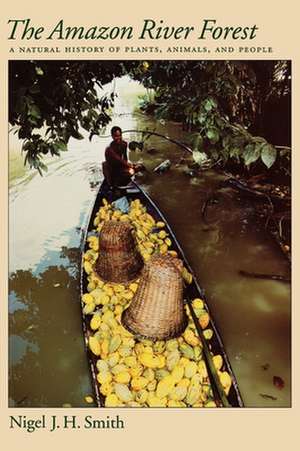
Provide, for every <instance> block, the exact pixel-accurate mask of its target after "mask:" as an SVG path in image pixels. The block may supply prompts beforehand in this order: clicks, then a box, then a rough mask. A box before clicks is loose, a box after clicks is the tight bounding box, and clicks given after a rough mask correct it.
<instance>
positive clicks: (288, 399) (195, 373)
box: [0, 0, 298, 450]
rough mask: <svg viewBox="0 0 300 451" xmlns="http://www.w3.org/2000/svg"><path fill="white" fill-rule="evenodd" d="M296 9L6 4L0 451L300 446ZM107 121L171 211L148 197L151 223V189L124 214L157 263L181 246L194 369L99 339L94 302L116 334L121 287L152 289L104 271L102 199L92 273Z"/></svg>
mask: <svg viewBox="0 0 300 451" xmlns="http://www.w3.org/2000/svg"><path fill="white" fill-rule="evenodd" d="M284 6H285V8H284V10H282V7H281V8H279V7H276V6H274V5H273V6H272V7H271V6H270V5H262V4H260V3H259V2H257V1H255V2H254V3H253V2H252V4H251V5H247V7H245V9H242V7H241V5H240V4H238V2H236V1H229V2H227V4H226V5H216V4H214V5H205V4H199V2H196V1H193V0H188V1H187V2H185V3H184V4H176V5H175V4H171V3H170V2H167V3H164V4H161V3H160V2H158V1H156V0H155V1H154V2H152V3H151V5H150V4H149V5H146V4H141V3H138V2H136V1H131V0H129V1H128V2H127V3H123V4H121V3H120V4H118V5H109V4H103V3H102V4H99V2H95V1H89V2H87V3H86V4H85V5H74V4H71V3H70V2H68V3H67V4H66V3H64V4H60V3H59V2H57V1H56V0H55V1H54V2H52V3H51V4H50V3H49V4H46V5H41V4H38V3H37V2H35V1H33V0H29V2H27V3H26V4H24V5H16V4H12V5H7V6H6V7H5V10H4V11H3V12H2V13H1V19H2V29H1V81H2V94H3V96H2V98H3V108H2V113H1V131H2V136H3V138H4V139H3V149H2V156H1V159H2V161H1V162H2V164H1V211H2V215H1V249H2V251H1V253H2V255H1V269H2V277H1V294H2V306H1V318H2V320H1V321H2V323H1V325H2V327H1V380H2V384H1V416H0V418H1V431H2V434H1V435H2V439H1V442H2V444H3V449H8V450H16V449H19V448H20V446H22V447H25V449H30V450H35V449H39V448H40V447H44V448H45V449H48V448H49V449H50V447H51V449H52V448H53V446H68V445H71V447H72V448H73V449H78V450H79V449H81V448H82V447H83V446H86V445H87V444H88V445H89V446H96V447H100V446H110V447H111V448H113V449H117V448H118V447H123V448H125V449H129V448H130V449H140V448H141V447H142V448H144V449H153V447H157V448H158V447H160V446H166V445H169V446H170V447H172V448H173V449H181V448H183V447H186V446H189V445H190V444H193V442H195V444H196V445H197V446H205V447H211V448H212V449H218V448H219V447H223V448H225V449H229V448H230V449H231V448H232V447H233V448H234V449H239V448H240V447H243V448H244V449H248V448H249V449H250V447H251V448H252V447H253V446H259V447H262V446H263V447H270V446H272V448H274V449H277V448H278V449H279V447H280V448H282V446H286V445H288V446H289V445H290V446H292V444H293V441H294V440H295V438H296V433H295V429H296V428H295V425H296V415H297V413H298V406H297V402H298V400H297V390H296V388H297V387H296V380H297V374H298V367H297V362H296V359H295V350H296V344H297V333H296V326H297V324H296V310H297V306H296V302H295V299H296V297H295V296H296V289H297V282H296V280H294V281H293V284H292V289H290V282H291V258H292V257H293V260H292V264H293V273H294V274H296V272H295V271H296V267H297V261H296V260H295V254H296V252H295V243H296V242H297V236H296V232H297V231H296V229H295V227H294V229H293V254H292V253H291V250H292V243H291V223H292V222H291V204H292V205H295V199H296V189H295V188H296V184H297V180H296V177H295V174H296V164H297V161H296V154H295V152H294V153H293V156H292V158H291V153H292V149H293V150H294V148H295V143H296V142H297V139H298V132H297V130H296V127H295V124H296V117H297V108H298V107H297V104H296V101H295V99H296V95H297V91H298V81H297V64H298V55H297V53H298V52H297V45H296V42H295V39H294V38H295V27H296V16H297V14H296V10H295V6H294V5H293V4H292V2H288V3H287V4H286V5H284ZM255 90H256V91H255ZM241 124H242V126H241ZM113 126H115V127H117V128H118V127H120V129H121V132H122V138H123V140H124V141H125V142H126V143H127V145H128V148H127V153H128V156H129V161H126V163H124V160H122V165H123V166H122V167H124V166H125V167H126V170H128V168H130V169H131V170H132V171H133V172H136V175H135V182H137V183H138V184H139V185H140V186H141V187H142V188H143V189H144V190H145V192H146V197H143V198H142V199H143V201H144V202H147V195H149V196H150V198H151V199H152V200H154V202H155V203H156V204H157V205H158V207H159V210H157V211H156V210H155V208H154V209H153V206H152V207H151V208H150V207H149V208H150V209H149V210H148V212H149V213H151V214H152V216H153V218H154V221H156V226H155V227H153V225H149V227H150V229H151V236H150V229H149V230H148V229H147V218H146V217H145V222H143V220H142V221H141V220H140V219H139V215H140V214H142V213H144V211H143V210H142V209H141V211H139V207H138V203H137V204H133V207H130V208H131V209H132V210H133V211H132V210H129V212H130V211H131V213H130V214H131V216H130V214H129V217H130V220H131V225H132V226H133V227H134V228H135V233H136V239H137V243H138V245H139V250H140V252H141V254H142V256H143V258H144V261H145V263H147V261H148V260H150V259H151V257H150V255H152V253H161V254H165V253H166V254H167V253H169V252H170V251H171V253H172V252H173V254H174V255H175V254H176V253H177V255H179V257H180V258H182V259H184V258H186V259H187V260H186V261H185V260H184V270H183V277H184V282H183V283H184V284H185V285H184V286H185V293H186V294H185V296H186V297H189V299H190V300H191V302H192V307H194V310H193V312H194V313H195V314H196V317H195V318H194V320H195V322H194V323H193V318H192V316H190V317H189V319H188V320H189V321H190V323H189V327H188V333H187V334H185V335H182V338H181V339H179V341H178V343H177V344H176V350H175V351H176V352H177V353H178V361H179V359H181V363H182V365H181V366H180V364H178V365H177V366H176V362H175V363H174V365H173V361H172V358H171V357H173V358H174V359H176V358H177V357H176V356H177V354H176V352H175V353H174V349H171V348H172V344H171V345H169V346H170V349H169V348H168V347H167V348H166V342H165V341H164V340H160V341H159V342H155V343H156V344H154V345H153V344H151V342H150V343H149V342H147V340H146V341H145V342H142V346H143V350H142V351H146V352H145V353H144V354H143V353H142V351H141V347H140V349H139V351H137V352H136V354H135V357H136V358H137V359H138V360H139V361H138V363H137V365H136V367H135V366H134V365H133V367H134V368H133V369H132V367H131V366H130V364H129V363H128V365H127V366H126V365H125V362H129V360H130V358H131V357H132V355H131V354H130V352H131V350H132V348H131V347H130V346H136V344H137V343H135V344H134V342H132V343H131V341H132V337H130V336H126V333H125V335H124V336H121V338H120V335H119V334H118V333H117V334H116V333H115V332H111V335H109V338H108V339H107V340H106V341H107V345H108V350H107V352H105V349H104V348H105V345H106V344H105V343H104V341H105V337H104V339H103V337H102V338H101V340H102V341H100V348H99V349H100V350H99V351H98V346H99V344H98V342H97V346H96V348H97V349H96V348H95V346H93V341H91V340H90V337H91V335H92V334H94V333H95V330H96V331H97V330H98V328H96V326H95V328H96V329H95V328H94V326H91V323H90V320H91V319H92V318H94V324H95V323H96V321H97V313H96V314H95V312H97V310H98V307H99V305H103V306H104V307H105V303H106V301H107V304H108V305H109V307H107V309H108V310H109V309H110V308H111V309H112V311H114V312H115V319H114V320H113V321H115V323H114V325H115V327H113V329H114V330H120V329H117V328H118V327H119V326H118V320H119V319H120V318H121V316H120V315H121V312H122V310H123V308H124V306H126V307H127V304H126V296H127V303H128V301H130V300H131V296H134V293H135V292H136V290H140V286H138V284H135V283H133V284H131V285H128V284H127V285H126V286H125V289H124V293H125V294H124V293H123V291H122V290H123V288H120V292H121V293H123V294H124V296H125V297H124V298H122V295H121V294H120V295H119V294H118V289H116V290H115V285H112V286H110V285H109V284H106V285H104V288H103V286H102V285H101V286H100V285H99V284H98V282H97V280H96V279H97V278H96V275H97V274H96V273H94V272H93V271H94V269H93V268H92V266H91V265H90V262H91V263H95V261H96V260H95V261H94V260H93V259H96V257H95V256H97V255H98V254H97V252H98V251H99V249H98V243H97V235H96V234H97V232H99V230H100V229H101V227H98V226H99V223H100V225H101V221H104V220H106V219H107V218H108V216H109V219H111V218H112V219H117V220H119V219H120V218H119V217H118V214H119V213H117V214H114V215H113V213H112V211H113V210H111V209H110V206H108V207H107V208H106V205H105V204H104V209H103V210H102V212H101V213H99V216H98V217H97V218H96V219H95V217H92V221H91V229H90V230H89V235H88V236H89V239H88V242H89V244H88V245H87V246H86V247H85V249H84V251H85V254H84V255H85V257H84V258H85V260H84V261H85V266H84V265H83V275H81V274H80V267H81V258H82V249H83V246H84V241H85V238H86V227H87V224H88V222H89V215H90V213H91V209H92V207H93V202H94V199H95V197H96V194H97V192H98V190H99V187H100V185H101V183H102V181H103V173H104V171H103V168H102V162H103V161H104V160H105V158H106V160H107V161H108V162H109V158H108V157H107V149H112V148H113V145H112V144H111V141H113V142H114V143H116V139H115V133H116V129H115V130H114V129H112V127H113ZM118 133H119V131H118V130H117V134H118ZM117 139H118V138H117ZM108 153H109V152H108ZM24 161H25V163H26V165H24ZM228 161H232V162H233V163H232V164H231V165H230V164H229V165H228ZM241 162H243V170H242V171H241V170H240V169H237V166H238V164H241ZM226 163H227V165H226ZM276 165H277V166H278V167H279V169H276V168H277V166H276ZM240 167H241V166H239V168H240ZM271 167H273V169H272V171H273V179H272V180H271V182H270V180H269V179H268V174H269V171H270V168H271ZM224 168H225V169H224ZM228 168H230V171H229V169H228ZM274 168H275V169H274ZM141 169H142V170H141ZM144 169H145V170H144ZM292 173H293V177H292ZM104 175H105V173H104ZM105 177H106V180H108V179H109V177H108V176H105ZM246 182H247V183H246ZM118 185H120V183H119V184H118ZM266 187H268V191H266V189H267V188H266ZM233 188H234V189H235V191H234V190H233ZM291 188H292V189H291ZM264 189H265V191H262V190H264ZM247 190H248V191H247ZM245 191H246V196H245ZM120 192H123V191H122V190H121V191H120ZM234 192H235V193H238V194H232V193H234ZM105 193H106V194H105V196H106V197H107V199H108V201H109V202H112V201H114V200H116V199H117V198H118V197H120V196H119V195H116V194H115V193H116V191H115V190H113V191H109V192H107V191H105ZM109 193H113V194H109ZM128 193H129V194H128V196H127V197H128V199H135V197H134V189H133V190H132V192H131V194H130V189H129V191H128ZM257 193H258V194H257ZM291 193H292V195H293V197H292V198H291ZM110 195H111V197H110ZM247 195H248V197H247ZM130 196H131V197H130ZM244 196H245V197H244ZM255 196H256V197H255ZM257 196H258V197H259V199H258V200H257ZM254 198H255V201H254V200H253V199H254ZM292 199H293V200H292ZM118 205H119V207H118V208H121V207H120V205H121V204H118ZM134 205H136V207H134ZM147 205H148V204H147ZM149 205H150V204H149ZM151 205H152V204H151ZM254 205H255V206H254ZM123 207H124V206H122V208H123ZM99 208H100V205H98V209H99ZM124 208H126V206H125V207H124ZM141 208H142V207H141ZM118 211H119V212H120V216H121V215H122V214H123V215H124V217H125V216H126V215H127V213H128V211H127V212H126V211H125V210H124V212H122V211H121V210H118ZM157 212H158V213H157ZM160 212H162V214H163V215H164V216H163V217H160V216H159V214H160ZM135 214H136V216H134V215H135ZM157 214H158V216H156V215H157ZM101 215H102V216H101ZM107 215H108V216H107ZM296 215H297V210H296V208H294V210H293V215H292V217H293V218H294V223H295V221H296ZM259 217H260V219H258V218H259ZM153 218H151V217H148V222H149V224H150V222H151V221H153ZM125 220H126V219H125ZM95 221H96V222H95ZM162 221H165V222H167V223H168V224H169V225H170V227H171V229H169V228H168V224H167V226H166V228H164V227H163V226H162V228H161V229H160V225H159V224H160V223H161V222H162ZM93 227H94V228H93ZM97 227H98V229H97ZM173 232H174V236H173ZM175 237H176V238H175ZM176 239H178V242H179V246H177V244H176V241H174V240H176ZM182 249H183V254H181V251H182ZM102 258H104V257H103V255H102ZM115 269H116V268H115V267H112V269H111V271H112V272H113V271H115ZM127 270H128V268H127ZM269 276H271V279H270V277H269ZM193 278H194V280H197V281H198V282H197V283H199V284H200V286H201V288H200V287H199V285H197V283H195V282H194V280H193ZM272 279H273V280H272ZM139 283H140V284H141V282H139ZM174 283H175V282H174ZM189 284H190V288H188V287H189ZM130 287H131V288H130ZM97 290H98V291H97ZM101 290H102V291H101ZM110 290H111V291H110ZM100 291H101V296H102V297H101V296H100V295H99V293H100ZM90 293H92V294H94V298H93V296H92V297H91V294H90ZM138 293H139V291H138ZM187 293H188V294H187ZM97 295H99V296H100V297H101V299H100V298H99V299H100V300H97V299H98V298H97V297H96V296H97ZM105 296H106V297H105ZM143 296H144V298H145V299H146V297H147V296H148V295H147V294H145V292H143ZM137 297H138V296H136V298H137ZM80 298H81V300H82V303H80ZM165 298H166V299H167V298H168V295H167V294H165ZM200 298H201V299H200ZM172 299H173V298H172ZM90 301H91V302H90ZM122 302H124V304H122ZM172 302H173V300H172ZM174 302H175V301H174ZM200 304H201V305H200ZM112 306H113V307H112ZM166 308H167V307H166ZM166 308H165V310H166ZM207 308H208V309H209V310H207ZM81 309H83V316H82V311H81ZM104 311H105V308H104ZM94 314H95V315H94ZM93 315H94V316H93ZM189 315H191V313H189ZM82 318H84V332H85V337H84V335H83V333H82ZM206 320H207V321H208V322H207V324H204V322H205V321H206ZM99 321H100V320H99ZM101 321H102V324H103V322H104V323H105V321H103V317H101ZM182 321H183V320H182ZM99 324H100V323H99ZM195 324H197V325H198V329H199V330H198V329H197V327H196V326H195ZM199 324H200V327H199ZM103 327H104V329H105V327H109V326H103ZM174 327H175V326H174ZM169 328H171V325H170V324H169ZM104 329H103V330H104ZM99 330H100V329H99ZM170 330H171V329H170ZM98 332H99V331H98ZM197 332H198V333H199V334H200V336H202V339H203V340H205V345H204V346H203V345H201V346H198V338H196V337H197ZM170 333H172V332H170ZM117 339H120V340H121V341H120V343H121V345H120V343H117ZM126 340H127V341H126ZM130 340H131V341H130ZM180 340H182V341H180ZM194 340H196V342H195V341H194ZM175 341H176V340H175ZM103 343H104V344H103ZM85 344H86V345H87V346H88V347H89V348H91V349H90V351H89V355H90V356H91V359H90V361H89V360H88V358H87V352H86V349H85ZM126 346H127V347H126ZM155 346H156V348H155ZM115 348H116V349H115ZM149 348H151V349H152V350H151V352H152V354H151V355H152V360H151V362H150V360H149V358H148V357H149V354H147V350H148V351H149ZM154 348H155V349H154ZM134 349H136V348H134ZM140 351H141V352H140ZM153 352H154V354H153ZM172 352H173V354H172ZM175 354H176V355H175ZM153 355H154V357H153ZM147 356H148V357H147ZM158 356H160V357H158ZM135 357H134V358H135ZM126 358H129V360H127V361H126ZM100 359H101V362H102V363H100V364H99V360H100ZM155 359H156V360H155ZM159 359H161V360H160V363H157V362H159ZM182 359H183V360H182ZM117 360H118V362H117ZM119 360H120V362H119ZM103 362H104V363H103ZM155 362H156V363H155ZM187 362H188V363H187ZM202 362H205V364H204V366H205V365H206V367H207V370H205V371H208V373H209V375H207V374H206V373H205V372H204V373H203V367H202ZM118 363H119V367H120V368H119V369H120V371H119V372H117V371H115V372H113V371H112V368H114V367H116V366H118ZM160 364H161V367H159V365H160ZM103 365H106V366H107V368H110V370H109V371H110V372H106V371H104V370H103ZM122 365H123V367H122ZM143 365H144V366H143ZM157 365H158V366H157ZM184 365H186V366H185V367H184ZM211 365H212V367H211ZM175 366H176V368H175V373H176V369H178V368H179V367H180V368H184V369H183V370H182V374H181V375H179V376H178V374H179V373H180V369H179V370H178V374H177V373H176V375H177V376H178V378H179V379H181V382H180V383H179V385H178V382H179V379H178V380H175V379H176V377H177V376H174V374H175V373H174V367H175ZM100 367H101V370H99V368H100ZM90 370H92V373H93V378H92V379H91V375H90ZM164 371H165V373H164ZM170 374H171V376H170ZM99 375H100V376H99ZM147 377H149V380H148V379H147ZM168 377H169V378H170V380H168ZM174 377H175V379H174ZM193 377H194V379H192V378H193ZM97 378H98V379H97ZM105 378H106V379H107V380H106V379H105ZM164 378H167V379H164ZM228 378H229V382H228ZM171 379H172V380H171ZM191 380H193V382H191ZM209 380H211V383H210V382H208V381H209ZM111 381H112V382H111ZM199 381H201V384H202V385H201V389H200V388H199V392H198V391H197V390H198V387H200V385H199V384H200V382H199ZM212 381H215V382H212ZM99 382H100V384H99ZM110 382H111V384H110ZM161 382H163V383H161ZM164 382H165V384H164ZM167 382H170V384H171V385H172V387H171V386H167ZM93 383H95V384H96V385H97V390H96V392H95V391H94V387H93ZM105 383H106V384H105ZM143 383H144V385H143ZM151 383H152V385H153V387H152V389H151V388H150V389H149V390H148V391H147V384H150V385H151ZM141 384H142V385H141ZM145 384H146V385H145ZM185 384H187V385H186V386H185ZM197 384H198V385H197ZM116 385H118V388H117V390H116V389H115V388H113V389H112V388H111V387H115V386H116ZM150 385H149V386H150ZM124 387H125V388H126V390H127V391H126V390H125V388H124ZM145 387H146V390H143V389H144V388H145ZM158 387H159V388H158ZM203 387H204V388H203ZM122 390H123V391H122ZM130 391H131V392H130ZM137 392H139V394H138V395H137ZM145 392H147V394H145ZM149 392H150V395H149ZM145 396H146V398H145V399H144V398H143V397H145ZM123 398H124V399H123ZM98 403H102V404H104V405H106V407H105V408H104V407H100V408H99V406H98V405H97V404H98ZM221 406H223V407H222V408H217V407H221ZM167 407H169V408H167ZM230 426H231V429H232V428H233V427H234V430H232V432H231V435H232V437H230V433H229V428H230ZM250 430H251V431H254V434H253V433H252V434H251V435H252V436H253V439H252V440H249V439H248V438H247V439H245V437H247V435H248V434H249V432H250ZM216 432H217V434H216Z"/></svg>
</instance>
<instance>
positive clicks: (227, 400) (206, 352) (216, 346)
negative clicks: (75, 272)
mask: <svg viewBox="0 0 300 451" xmlns="http://www.w3.org/2000/svg"><path fill="white" fill-rule="evenodd" d="M124 195H125V196H126V197H127V198H128V200H129V201H131V200H135V199H139V200H140V201H141V203H142V204H143V205H144V206H145V207H146V208H147V212H148V213H150V215H152V216H153V218H154V219H155V220H156V221H163V222H164V223H165V225H166V227H165V230H166V232H167V233H168V234H169V236H170V238H171V240H172V249H174V250H175V251H176V252H177V254H178V257H179V258H180V259H181V260H182V261H183V262H184V265H185V267H186V268H187V270H188V271H189V272H190V273H191V274H192V276H193V281H192V283H191V284H190V285H187V286H186V288H185V293H184V297H185V299H186V302H187V304H188V307H189V309H190V313H191V315H192V318H193V320H194V322H195V325H196V328H197V332H198V335H199V338H200V340H201V342H202V346H203V356H204V359H205V363H206V366H207V370H208V375H209V378H210V383H211V387H212V389H213V392H214V396H215V399H216V403H217V405H218V406H221V407H243V406H244V405H243V401H242V397H241V394H240V391H239V388H238V384H237V381H236V378H235V376H234V373H233V370H232V368H231V365H230V362H229V359H228V357H227V355H226V352H225V348H224V345H223V343H222V339H221V336H220V334H219V332H218V330H217V327H216V324H215V322H214V321H213V319H212V316H211V313H210V311H209V307H208V304H207V300H206V298H205V295H204V292H203V290H202V289H201V287H200V285H199V283H198V281H197V279H196V277H195V275H194V273H193V271H192V269H191V267H190V265H189V263H188V261H187V259H186V257H185V254H184V252H183V250H182V248H181V246H180V245H179V243H178V241H177V239H176V237H175V235H174V233H173V231H172V229H171V228H170V226H169V224H168V222H167V220H166V218H165V217H164V215H163V214H162V213H161V211H160V210H159V208H158V206H157V205H156V204H155V203H154V202H153V200H152V199H151V198H150V197H149V196H148V194H147V193H145V192H144V191H143V190H142V188H141V187H140V186H139V185H137V184H136V183H132V184H131V185H130V187H129V188H127V189H125V190H124V191H123V193H122V196H124ZM104 198H105V199H107V200H108V201H109V202H111V201H112V200H115V199H113V197H112V191H111V189H110V187H109V186H108V184H107V182H106V181H105V180H104V182H103V183H102V184H101V186H100V188H99V191H98V193H97V196H96V200H95V203H94V206H93V208H92V211H91V214H90V216H89V219H88V224H87V228H86V231H85V235H84V237H83V241H82V255H83V254H84V253H85V252H86V251H87V250H88V249H89V246H88V242H87V238H88V236H89V234H90V233H91V232H92V230H93V229H94V219H95V216H96V214H97V213H98V211H99V208H100V207H101V206H102V205H103V204H102V201H103V199H104ZM87 284H88V281H87V275H86V273H85V271H84V268H83V259H82V265H81V283H80V288H81V295H83V294H84V293H87ZM195 298H201V299H202V300H204V303H205V308H206V310H207V312H208V313H209V315H210V325H209V327H210V329H212V330H213V337H212V339H210V340H209V344H208V343H207V341H206V340H205V338H204V336H203V332H202V330H201V327H200V326H199V323H198V321H197V318H196V315H195V312H194V310H193V307H192V305H191V302H190V301H191V300H192V299H195ZM90 318H91V317H90V316H88V315H87V316H86V315H84V314H82V320H83V321H82V323H83V333H84V339H85V346H86V349H87V354H88V360H89V365H90V369H91V379H92V385H93V388H94V392H95V393H94V395H95V402H96V404H97V406H99V407H103V406H104V397H103V395H102V394H101V393H100V390H99V388H100V387H99V383H98V381H97V372H98V371H97V367H96V363H97V357H96V356H95V355H94V354H93V353H92V352H91V351H90V349H89V346H88V339H89V336H90V335H91V333H93V331H91V329H90V325H89V323H90ZM211 353H212V354H213V355H217V354H219V355H221V356H222V358H223V368H222V369H223V370H225V371H227V372H228V373H229V375H230V377H231V380H232V385H231V388H230V391H229V393H228V395H227V396H226V395H225V393H224V390H223V388H222V386H221V384H220V381H219V378H218V377H217V376H216V375H215V374H214V373H215V371H214V369H212V368H211V367H212V365H213V363H212V358H211Z"/></svg>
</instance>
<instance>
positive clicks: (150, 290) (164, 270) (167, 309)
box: [121, 254, 188, 340]
mask: <svg viewBox="0 0 300 451" xmlns="http://www.w3.org/2000/svg"><path fill="white" fill-rule="evenodd" d="M181 268H182V263H181V261H180V260H178V259H177V258H174V257H171V256H170V255H166V254H165V255H155V256H153V257H152V258H151V259H150V260H149V261H148V263H147V264H146V265H145V267H144V269H143V271H142V275H141V279H140V282H139V287H138V290H137V292H136V293H135V296H134V298H133V299H132V301H131V304H130V305H129V307H128V308H127V309H126V310H125V311H124V312H123V314H122V318H121V321H122V324H123V326H124V327H126V328H127V329H128V330H129V331H130V332H131V333H133V334H135V335H138V336H141V337H145V338H149V339H152V340H166V339H170V338H173V337H177V336H179V335H181V334H182V332H183V331H184V329H185V328H186V326H187V323H188V321H187V316H186V313H185V310H184V305H183V282H182V276H181Z"/></svg>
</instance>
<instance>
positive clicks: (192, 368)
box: [184, 362, 198, 379]
mask: <svg viewBox="0 0 300 451" xmlns="http://www.w3.org/2000/svg"><path fill="white" fill-rule="evenodd" d="M197 369H198V366H197V363H196V362H189V363H188V364H187V365H186V367H185V368H184V375H185V377H186V378H188V379H191V378H192V377H193V376H194V374H196V372H197Z"/></svg>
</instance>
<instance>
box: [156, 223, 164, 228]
mask: <svg viewBox="0 0 300 451" xmlns="http://www.w3.org/2000/svg"><path fill="white" fill-rule="evenodd" d="M156 227H159V228H160V229H162V228H163V227H165V223H164V222H162V221H158V222H157V223H156Z"/></svg>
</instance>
